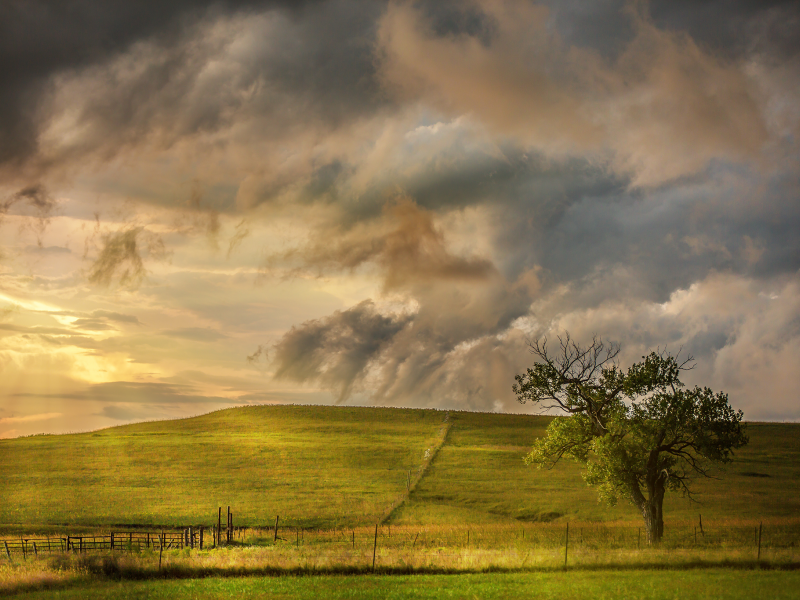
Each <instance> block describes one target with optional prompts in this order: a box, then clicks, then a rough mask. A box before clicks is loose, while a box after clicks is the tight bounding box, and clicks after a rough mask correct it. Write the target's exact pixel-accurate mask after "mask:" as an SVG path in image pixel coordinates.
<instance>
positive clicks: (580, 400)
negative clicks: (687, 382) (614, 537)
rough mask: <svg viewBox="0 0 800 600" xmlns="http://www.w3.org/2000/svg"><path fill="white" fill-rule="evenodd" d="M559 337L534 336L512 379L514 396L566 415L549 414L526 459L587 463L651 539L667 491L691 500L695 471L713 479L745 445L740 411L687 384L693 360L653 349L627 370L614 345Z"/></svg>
mask: <svg viewBox="0 0 800 600" xmlns="http://www.w3.org/2000/svg"><path fill="white" fill-rule="evenodd" d="M558 341H559V347H558V348H557V349H551V348H550V347H549V346H548V341H547V339H542V340H537V341H534V342H531V343H530V344H529V346H530V350H531V352H532V353H533V354H534V355H535V356H536V359H537V362H535V364H534V365H533V366H532V367H530V368H529V369H527V371H526V372H525V373H523V374H520V375H517V376H516V377H515V379H516V383H515V384H514V386H513V390H514V393H515V394H516V395H517V399H518V401H519V402H521V403H522V404H525V403H528V402H530V403H533V404H536V405H538V406H539V407H540V408H541V409H544V410H552V409H555V410H557V411H559V412H563V413H566V414H567V415H569V416H568V417H560V418H556V419H555V420H553V422H552V423H551V424H550V426H549V427H548V429H547V434H546V435H545V436H544V437H543V438H541V439H538V440H536V442H535V443H534V445H533V449H532V450H531V452H530V454H528V455H527V456H526V457H525V461H526V463H528V464H534V465H538V466H540V467H541V466H548V467H552V466H554V465H555V464H556V463H557V462H558V461H559V460H560V459H561V458H570V459H573V460H576V461H578V462H580V463H582V464H584V465H585V467H586V471H585V473H584V479H585V480H586V482H587V483H588V484H590V485H595V486H597V487H598V491H599V494H600V497H601V499H603V500H605V501H607V502H609V503H611V504H614V503H616V502H617V500H618V499H619V498H625V499H627V500H629V501H630V502H631V503H632V504H634V505H635V506H636V507H637V508H638V509H639V511H640V512H641V514H642V517H643V519H644V522H645V527H646V529H647V534H648V541H649V542H650V543H657V542H658V541H660V539H661V537H662V536H663V532H664V521H663V510H662V507H663V500H664V494H665V492H666V491H668V490H672V491H680V492H682V493H683V494H685V495H688V496H689V497H691V492H692V490H691V487H690V484H691V481H692V480H693V479H694V478H696V477H700V476H705V477H708V476H710V469H711V468H712V467H713V466H714V464H715V463H717V464H719V463H726V462H729V461H730V460H731V457H732V453H733V450H734V449H736V448H740V447H742V446H744V445H745V444H746V443H747V436H746V434H745V426H744V424H743V423H742V418H743V415H742V411H734V410H733V408H731V406H730V404H729V403H728V396H727V394H725V393H723V392H717V393H714V392H713V391H712V390H710V389H709V388H707V387H703V388H701V387H695V388H693V389H688V388H686V387H685V386H684V384H683V383H682V382H681V380H680V376H681V374H682V373H683V372H685V371H688V370H690V369H691V368H692V367H693V364H692V360H693V359H692V357H691V356H689V357H687V358H685V359H683V360H681V359H679V358H678V356H673V355H672V354H670V353H668V352H666V351H662V352H651V353H650V354H649V355H647V356H643V357H642V361H641V362H637V363H634V364H633V365H631V366H630V367H629V368H628V370H627V371H624V370H623V369H621V368H620V366H619V363H618V357H619V353H620V348H619V346H618V345H615V344H606V343H604V342H603V341H602V340H600V339H597V338H595V339H593V340H592V342H591V343H590V344H589V345H587V346H581V345H579V344H577V343H576V342H574V341H573V340H572V339H571V338H570V336H569V334H566V335H565V336H563V337H559V338H558Z"/></svg>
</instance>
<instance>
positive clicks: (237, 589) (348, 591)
mask: <svg viewBox="0 0 800 600" xmlns="http://www.w3.org/2000/svg"><path fill="white" fill-rule="evenodd" d="M798 589H800V572H798V571H788V572H787V571H734V570H725V569H706V570H694V571H658V570H657V571H652V570H650V571H647V570H641V571H640V570H632V571H621V572H607V571H596V572H569V573H511V574H508V573H483V574H474V575H457V576H454V575H401V576H318V577H281V578H277V577H266V578H265V577H247V578H227V579H220V578H212V579H189V580H173V581H125V582H114V581H97V582H93V583H90V584H87V585H82V586H76V587H75V588H67V589H60V590H50V591H37V592H30V593H26V594H19V595H18V596H15V597H19V598H30V599H34V598H37V599H42V600H45V599H47V600H50V599H53V600H55V599H65V600H66V599H69V600H73V599H74V600H77V599H79V598H87V597H91V598H98V599H103V598H113V599H114V600H120V599H126V598H131V599H134V598H156V599H157V598H170V599H171V598H209V599H214V598H241V599H247V598H292V599H298V600H302V599H303V598H310V599H314V600H316V599H318V598H331V599H338V598H342V599H344V598H359V599H370V598H380V599H392V598H397V599H400V598H409V599H411V598H419V599H423V598H430V599H439V598H464V599H472V598H481V599H484V600H488V599H492V598H497V599H503V600H506V599H507V600H513V599H516V598H520V599H522V598H524V599H529V598H540V599H553V600H571V599H574V600H578V599H591V600H604V599H618V598H637V599H641V600H651V599H652V600H684V599H686V598H693V599H694V598H696V599H706V598H707V599H712V598H713V599H719V600H727V599H731V600H733V599H745V600H752V599H753V598H775V599H782V598H786V599H790V598H791V599H794V598H797V590H798Z"/></svg>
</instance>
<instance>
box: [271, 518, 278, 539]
mask: <svg viewBox="0 0 800 600" xmlns="http://www.w3.org/2000/svg"><path fill="white" fill-rule="evenodd" d="M278 517H279V515H276V516H275V537H274V538H272V543H273V544H274V543H275V542H277V541H278Z"/></svg>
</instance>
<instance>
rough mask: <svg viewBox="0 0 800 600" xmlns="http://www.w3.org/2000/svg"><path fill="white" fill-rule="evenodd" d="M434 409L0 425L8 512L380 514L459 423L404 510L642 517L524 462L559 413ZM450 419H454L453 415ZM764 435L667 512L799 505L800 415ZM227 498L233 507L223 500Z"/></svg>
mask: <svg viewBox="0 0 800 600" xmlns="http://www.w3.org/2000/svg"><path fill="white" fill-rule="evenodd" d="M447 414H448V413H444V412H440V411H433V410H412V409H388V408H355V407H322V406H313V407H312V406H260V407H247V408H237V409H230V410H224V411H219V412H215V413H211V414H208V415H204V416H201V417H195V418H191V419H183V420H178V421H162V422H152V423H141V424H136V425H127V426H123V427H115V428H111V429H105V430H102V431H97V432H93V433H85V434H76V435H60V436H35V437H29V438H22V439H15V440H2V441H0V479H1V480H2V482H3V486H2V492H0V499H1V500H2V501H1V502H0V524H2V526H3V527H5V528H8V527H10V526H14V525H20V524H22V525H37V526H47V525H53V526H54V525H59V524H75V525H110V524H143V525H144V524H151V525H153V524H161V525H169V524H188V523H198V524H199V523H204V524H210V523H211V522H212V521H214V520H215V516H216V511H217V507H218V506H223V507H225V506H227V505H231V507H232V510H233V511H234V515H235V520H236V523H237V524H248V525H258V524H267V523H271V522H273V521H274V518H275V515H281V521H282V522H284V523H286V524H290V525H302V526H352V525H359V524H362V525H365V524H369V523H374V522H375V521H376V520H377V519H379V518H380V517H381V516H382V515H386V514H387V509H389V508H390V506H391V505H392V504H393V503H395V502H396V501H397V500H398V499H400V498H402V497H403V494H404V493H405V491H406V484H407V477H408V472H409V471H412V475H415V474H417V473H418V472H420V469H421V468H422V467H423V466H424V465H425V464H426V456H430V454H431V453H432V452H431V451H435V450H436V448H437V446H438V444H439V443H440V442H441V436H442V434H443V433H445V432H446V439H445V442H444V444H443V445H442V447H441V448H440V449H439V451H438V453H436V454H435V458H434V459H433V461H432V462H431V463H430V465H429V466H428V468H427V470H426V471H425V472H424V475H423V476H422V477H421V479H420V480H419V482H418V483H417V485H416V487H415V488H414V490H413V492H412V494H411V496H410V498H409V499H408V500H407V501H406V502H405V503H404V504H402V505H401V506H399V508H397V509H396V510H395V511H394V512H392V513H391V514H390V516H389V522H390V523H393V524H398V525H399V524H408V525H410V524H421V523H441V524H446V523H484V524H488V523H513V522H519V521H553V520H571V521H576V520H577V521H594V520H603V521H604V520H617V519H623V520H631V521H633V520H637V519H638V515H636V513H635V512H634V511H633V509H632V507H631V506H629V505H627V504H626V503H620V505H619V506H617V507H613V508H609V507H606V506H604V505H602V504H599V503H598V502H597V496H596V493H595V491H594V490H593V489H591V488H587V487H586V485H585V484H584V483H583V480H582V479H581V477H580V469H579V468H578V467H577V465H574V464H570V463H566V462H565V463H563V464H560V465H559V466H558V467H556V469H554V470H551V471H548V470H536V469H532V468H528V467H525V466H524V465H523V463H522V456H523V455H524V454H525V453H526V451H527V450H528V448H529V446H530V444H531V441H532V440H533V439H534V438H535V437H536V436H539V435H542V434H543V433H544V430H545V428H546V426H547V424H548V422H549V418H547V417H534V416H523V415H500V414H486V413H465V412H451V413H449V416H448V418H447V420H446V421H445V416H446V415H447ZM447 427H449V431H448V430H447ZM748 431H749V435H750V439H751V441H750V445H749V446H747V447H746V448H744V449H743V450H741V451H740V452H739V453H738V454H737V456H736V460H735V462H734V463H733V464H732V465H730V466H729V467H728V468H727V473H725V474H724V475H723V477H722V479H720V480H706V481H702V482H699V484H698V486H697V490H698V494H697V498H698V500H700V501H701V502H702V504H701V505H697V504H691V503H689V502H688V501H686V500H684V499H682V498H680V497H675V496H674V495H673V496H668V497H667V500H666V502H665V513H666V518H667V520H668V521H670V520H679V519H695V518H696V517H697V514H698V513H702V514H703V518H704V520H705V519H729V520H730V519H760V518H764V519H769V518H774V519H780V518H786V517H797V516H798V515H800V493H798V492H800V484H798V482H800V425H794V424H778V423H774V424H768V423H752V424H750V425H749V430H748ZM223 510H224V508H223Z"/></svg>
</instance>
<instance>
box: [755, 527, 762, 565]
mask: <svg viewBox="0 0 800 600" xmlns="http://www.w3.org/2000/svg"><path fill="white" fill-rule="evenodd" d="M763 526H764V523H763V522H761V523H759V524H758V557H757V559H756V560H761V528H762V527H763Z"/></svg>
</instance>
